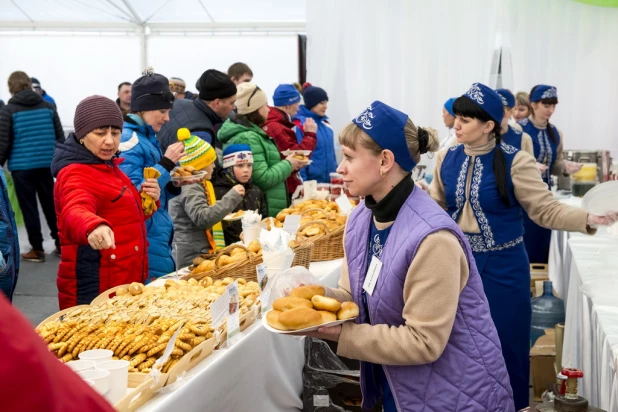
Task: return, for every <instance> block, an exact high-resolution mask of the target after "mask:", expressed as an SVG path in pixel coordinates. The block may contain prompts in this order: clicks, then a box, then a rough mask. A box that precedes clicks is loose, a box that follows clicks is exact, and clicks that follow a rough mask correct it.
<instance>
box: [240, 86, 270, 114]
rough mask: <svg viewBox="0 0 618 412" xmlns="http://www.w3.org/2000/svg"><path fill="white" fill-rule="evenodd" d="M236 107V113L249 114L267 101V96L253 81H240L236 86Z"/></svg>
mask: <svg viewBox="0 0 618 412" xmlns="http://www.w3.org/2000/svg"><path fill="white" fill-rule="evenodd" d="M237 88H238V93H237V94H236V109H238V114H249V113H251V112H254V111H256V110H257V109H259V108H260V107H262V106H264V105H265V104H266V103H268V97H266V93H264V92H263V91H262V90H261V89H260V88H259V87H258V86H257V85H256V84H255V83H241V84H239V85H238V86H237Z"/></svg>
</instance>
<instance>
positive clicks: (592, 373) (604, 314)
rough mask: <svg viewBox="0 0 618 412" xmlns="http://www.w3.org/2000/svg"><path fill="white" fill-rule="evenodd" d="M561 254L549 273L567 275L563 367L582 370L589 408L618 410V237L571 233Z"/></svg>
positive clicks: (581, 388)
mask: <svg viewBox="0 0 618 412" xmlns="http://www.w3.org/2000/svg"><path fill="white" fill-rule="evenodd" d="M555 235H556V236H563V235H560V234H555ZM554 240H556V237H554ZM562 250H563V252H564V253H563V255H562V256H563V260H562V263H561V264H562V266H561V268H560V270H559V271H554V273H553V274H552V272H550V276H551V277H552V280H555V279H559V275H560V274H561V273H562V274H564V275H565V276H564V280H565V282H564V283H563V284H562V285H561V286H560V288H557V290H559V291H560V290H562V291H563V293H565V294H564V295H563V296H564V297H565V304H566V322H565V335H564V348H563V356H562V364H563V365H564V366H565V367H575V368H580V369H582V370H583V372H584V378H583V379H582V380H581V382H580V385H579V393H580V395H581V396H583V397H585V398H587V399H588V401H589V402H590V404H591V405H594V406H597V407H599V408H602V409H605V410H607V411H610V412H618V237H616V236H612V235H610V234H609V233H608V232H607V230H606V229H600V230H599V233H597V235H596V236H594V237H590V236H585V235H582V234H577V233H571V234H570V236H569V238H568V240H567V241H566V247H565V248H563V249H562ZM552 264H553V261H552Z"/></svg>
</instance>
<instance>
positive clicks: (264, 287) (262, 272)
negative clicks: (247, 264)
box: [255, 263, 270, 313]
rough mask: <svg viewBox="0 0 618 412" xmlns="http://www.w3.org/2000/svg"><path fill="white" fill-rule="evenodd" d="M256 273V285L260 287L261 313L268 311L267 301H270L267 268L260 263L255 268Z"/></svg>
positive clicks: (264, 264)
mask: <svg viewBox="0 0 618 412" xmlns="http://www.w3.org/2000/svg"><path fill="white" fill-rule="evenodd" d="M255 270H256V271H257V279H258V285H260V298H259V299H260V302H261V303H262V313H266V312H267V311H268V300H269V299H270V285H269V284H268V281H269V279H268V275H267V272H268V266H267V265H266V263H260V264H259V265H257V266H256V267H255Z"/></svg>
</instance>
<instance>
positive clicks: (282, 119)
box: [262, 107, 317, 195]
mask: <svg viewBox="0 0 618 412" xmlns="http://www.w3.org/2000/svg"><path fill="white" fill-rule="evenodd" d="M295 127H296V125H295V124H294V123H292V121H291V120H290V117H289V116H288V115H287V113H285V112H283V111H281V110H279V109H277V108H276V107H271V108H270V112H269V113H268V120H266V124H265V125H264V127H262V129H263V130H264V132H266V134H267V135H269V136H270V137H272V138H273V140H274V141H275V143H277V148H278V149H279V151H280V152H283V151H286V150H311V151H313V149H315V144H316V142H317V140H316V135H315V133H312V132H305V133H304V137H303V140H302V141H301V142H300V144H299V143H298V139H297V138H296V132H295V131H294V129H293V128H295ZM281 158H282V159H285V158H286V156H284V155H281ZM286 183H287V187H288V192H290V195H293V194H294V191H295V190H296V188H297V187H298V186H300V185H301V183H302V180H301V178H300V175H299V174H298V172H293V173H292V174H291V175H290V177H288V180H287V182H286Z"/></svg>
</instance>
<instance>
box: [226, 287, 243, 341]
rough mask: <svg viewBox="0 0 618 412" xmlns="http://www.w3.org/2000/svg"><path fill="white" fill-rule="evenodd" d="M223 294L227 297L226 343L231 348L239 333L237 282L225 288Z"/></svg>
mask: <svg viewBox="0 0 618 412" xmlns="http://www.w3.org/2000/svg"><path fill="white" fill-rule="evenodd" d="M225 292H226V293H225V294H227V295H228V297H229V299H228V313H227V341H228V347H229V346H231V345H232V344H233V343H234V341H235V339H234V338H235V337H238V336H237V335H238V334H239V333H240V299H239V297H238V281H237V280H236V281H234V282H233V283H230V284H229V285H227V286H226V287H225Z"/></svg>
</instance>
